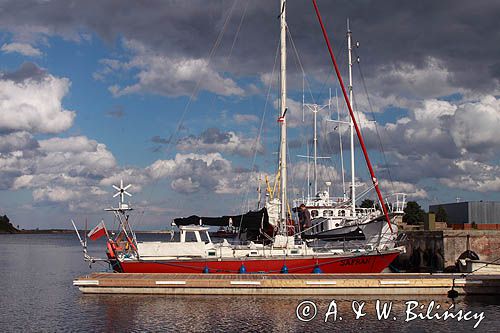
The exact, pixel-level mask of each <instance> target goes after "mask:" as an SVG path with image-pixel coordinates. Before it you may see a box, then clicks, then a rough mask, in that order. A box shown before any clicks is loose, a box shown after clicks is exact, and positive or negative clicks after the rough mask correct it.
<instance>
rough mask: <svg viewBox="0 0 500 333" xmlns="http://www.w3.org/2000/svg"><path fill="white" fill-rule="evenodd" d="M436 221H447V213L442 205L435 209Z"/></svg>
mask: <svg viewBox="0 0 500 333" xmlns="http://www.w3.org/2000/svg"><path fill="white" fill-rule="evenodd" d="M436 222H448V214H447V213H446V210H444V208H443V207H442V206H439V207H438V209H437V211H436Z"/></svg>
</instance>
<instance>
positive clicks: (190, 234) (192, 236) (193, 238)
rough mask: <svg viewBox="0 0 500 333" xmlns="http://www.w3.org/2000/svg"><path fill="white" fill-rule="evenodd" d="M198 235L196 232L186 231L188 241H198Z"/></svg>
mask: <svg viewBox="0 0 500 333" xmlns="http://www.w3.org/2000/svg"><path fill="white" fill-rule="evenodd" d="M196 242H197V240H196V236H195V234H194V232H186V243H196Z"/></svg>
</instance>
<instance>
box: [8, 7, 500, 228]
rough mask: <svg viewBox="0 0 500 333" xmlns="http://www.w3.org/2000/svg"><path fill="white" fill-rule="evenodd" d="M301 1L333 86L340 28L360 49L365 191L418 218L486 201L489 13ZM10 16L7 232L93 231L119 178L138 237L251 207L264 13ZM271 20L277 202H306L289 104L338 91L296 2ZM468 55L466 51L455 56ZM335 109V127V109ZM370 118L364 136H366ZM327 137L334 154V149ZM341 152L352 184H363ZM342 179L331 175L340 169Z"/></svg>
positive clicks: (497, 179) (73, 11) (496, 103)
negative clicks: (332, 57)
mask: <svg viewBox="0 0 500 333" xmlns="http://www.w3.org/2000/svg"><path fill="white" fill-rule="evenodd" d="M319 4H320V7H321V8H322V10H323V13H324V14H323V15H324V17H326V18H327V20H326V24H327V28H328V29H329V33H330V34H331V35H332V36H333V37H332V40H333V42H334V49H335V53H336V54H338V55H339V59H338V60H339V63H340V64H341V69H342V71H343V74H344V75H346V71H347V67H346V53H345V46H344V43H345V38H344V35H345V19H346V17H348V16H349V17H350V18H351V26H352V28H353V30H354V33H353V35H354V38H355V40H357V39H359V40H361V47H360V48H359V49H357V50H356V53H357V55H359V56H360V58H361V63H360V64H359V65H356V66H355V69H354V81H355V88H354V91H355V106H356V109H357V112H358V117H359V120H360V121H361V122H362V123H363V125H362V126H363V133H364V135H365V139H366V141H367V143H368V146H369V149H370V155H371V157H372V159H373V162H374V164H375V166H376V171H377V174H378V176H379V178H380V179H382V183H381V185H382V190H383V191H384V192H385V193H390V192H393V191H396V192H399V191H401V192H407V193H408V195H409V199H410V200H417V201H418V202H420V203H421V204H422V205H423V206H424V207H426V206H428V205H429V204H430V203H431V204H434V203H439V202H453V201H455V198H456V197H460V198H461V200H500V195H499V192H500V191H499V190H500V167H499V165H498V162H499V160H498V156H499V154H498V153H499V152H500V151H499V148H498V147H500V145H499V144H500V142H499V141H500V139H499V138H498V136H497V135H496V132H497V128H498V126H499V125H500V109H499V107H500V100H499V95H500V94H499V89H498V87H499V85H498V83H499V82H498V78H499V75H500V74H499V73H500V71H499V70H498V68H500V65H499V63H498V59H499V57H498V52H499V51H498V50H496V49H495V48H494V47H493V46H492V45H495V42H494V40H492V39H495V38H498V37H488V38H486V36H484V33H483V31H484V29H491V28H492V27H495V24H497V23H495V22H496V18H495V16H494V13H498V9H499V8H498V6H497V5H496V4H495V3H484V4H482V5H481V6H477V7H475V8H474V11H475V13H476V16H475V18H474V19H470V18H467V17H468V16H467V15H466V14H465V13H466V12H467V11H468V8H469V5H468V3H467V2H465V1H463V2H459V3H456V2H454V4H453V9H449V8H448V9H446V8H445V7H443V6H440V5H438V4H434V3H432V2H425V3H423V4H422V6H423V7H424V8H426V11H425V12H426V13H427V14H426V15H424V13H423V12H422V11H421V10H420V8H419V7H418V6H414V4H412V3H410V2H408V3H404V4H402V5H400V6H396V7H395V6H393V5H391V2H390V1H387V2H384V3H383V4H376V3H375V2H372V1H369V2H366V3H364V4H352V3H350V2H346V3H344V4H343V5H342V6H340V7H335V6H333V5H332V4H331V3H329V2H326V1H320V2H319ZM25 5H26V7H23V8H21V7H22V6H21V5H20V3H19V2H9V1H6V2H5V3H3V4H2V5H1V6H3V8H2V11H1V14H0V30H1V31H2V34H0V73H1V75H0V94H1V95H2V96H0V138H1V142H2V143H1V144H0V162H1V164H0V165H1V166H2V168H1V169H0V174H1V175H0V176H1V177H2V179H3V180H2V181H1V182H0V213H1V214H7V215H8V216H9V217H10V218H11V219H12V221H13V223H14V224H15V225H18V224H19V225H20V226H21V227H24V228H32V227H39V228H50V227H68V221H69V219H70V218H75V219H76V220H77V221H79V222H80V223H81V222H82V221H83V220H85V219H86V218H87V219H88V220H89V221H92V222H94V221H98V220H99V219H100V218H103V217H106V215H105V213H103V212H102V208H105V207H109V206H110V205H112V204H113V202H114V199H113V198H111V196H112V194H113V190H112V187H111V185H112V184H116V183H117V181H118V180H119V179H121V178H123V179H124V181H125V182H126V183H132V184H133V187H132V189H131V192H132V193H133V194H134V196H133V197H132V198H131V199H130V200H131V201H132V203H133V204H135V205H136V206H137V207H138V210H137V212H136V221H137V224H138V228H139V229H141V228H142V229H158V228H165V227H166V226H167V225H169V222H170V220H171V219H172V218H174V217H179V216H188V215H191V214H205V215H215V214H232V213H239V212H242V211H245V210H246V209H247V208H253V207H254V206H255V199H256V187H257V184H258V178H259V176H260V177H263V176H264V175H270V176H271V178H273V175H274V172H275V170H276V159H277V155H276V153H275V152H276V151H277V141H278V127H277V123H276V118H277V110H276V105H277V96H278V85H277V82H278V79H279V78H278V76H277V71H276V70H277V68H278V67H275V71H274V72H273V67H274V66H279V63H276V64H274V60H275V51H276V48H277V40H278V39H277V36H278V25H277V21H276V19H275V15H276V10H277V6H269V2H266V1H254V2H249V1H243V0H240V1H215V2H211V4H210V5H209V6H207V4H206V3H203V2H196V1H193V2H186V3H182V4H181V5H179V4H177V5H176V4H174V2H168V1H166V2H165V1H150V2H147V3H144V4H142V5H141V4H125V3H114V2H107V1H104V2H93V1H88V2H77V3H74V4H73V5H69V4H67V3H66V2H64V1H46V2H36V1H31V2H30V1H26V3H25ZM289 7H290V8H289V9H288V10H289V14H288V16H289V22H288V23H289V27H290V36H291V39H290V38H289V40H288V43H289V53H288V66H289V85H288V86H289V96H288V97H289V101H288V107H289V114H288V117H289V124H290V129H289V138H290V140H289V145H290V146H289V156H290V162H291V170H290V174H289V178H290V180H291V186H290V196H291V197H294V196H297V195H298V194H300V193H303V192H305V191H306V189H305V187H306V183H307V182H306V169H307V168H306V163H305V161H304V160H303V159H300V158H298V157H297V156H296V155H297V154H305V153H306V151H307V148H306V147H307V142H308V140H310V138H311V135H312V133H311V116H310V113H308V112H307V111H306V113H305V116H304V118H303V114H302V105H301V103H302V102H301V101H302V77H303V76H304V75H305V77H306V80H307V83H308V84H307V85H306V102H307V103H312V102H314V103H326V102H327V99H328V89H329V88H331V89H332V91H333V94H334V95H335V90H336V89H337V91H339V90H338V89H339V88H338V85H337V83H336V79H335V78H334V77H333V76H332V71H331V65H330V63H329V59H328V54H327V52H326V49H325V47H324V44H323V42H322V40H321V35H320V32H319V30H318V26H317V22H315V17H314V15H313V12H312V8H311V6H310V4H309V2H307V1H304V2H301V1H297V2H294V3H290V5H289ZM385 7H387V8H390V10H388V9H387V8H386V9H387V10H385V11H384V8H385ZM339 8H340V9H339ZM376 13H378V15H375V14H376ZM389 16H390V17H391V20H392V25H388V23H387V20H388V17H389ZM12 17H16V19H15V20H14V19H12ZM405 17H406V18H407V17H411V18H412V19H411V20H408V19H405ZM224 22H226V23H224ZM497 25H498V24H497ZM394 26H395V27H397V29H395V30H394V29H393V27H394ZM416 31H419V33H418V34H417V33H416ZM421 35H424V36H425V38H424V37H423V36H421ZM217 36H220V42H219V43H216V44H217V47H215V48H214V52H212V53H211V50H212V48H213V47H214V43H215V41H216V40H217ZM389 37H390V38H389ZM485 39H488V43H484V41H485ZM292 41H293V43H294V45H295V47H296V50H297V53H295V51H294V49H293V48H292V47H291V45H292V44H291V42H292ZM497 44H498V43H497ZM478 45H481V52H480V53H479V54H477V55H475V56H472V53H473V52H475V50H477V46H478ZM297 54H298V57H299V58H297ZM301 66H302V67H303V68H304V73H303V72H302V70H301ZM360 69H361V72H360V71H359V70H360ZM360 73H362V74H363V76H361V75H360ZM344 80H346V77H345V76H344ZM363 80H364V81H363ZM269 84H271V88H270V90H269V91H270V94H269V96H268V95H267V92H268V88H269ZM365 86H366V92H368V96H369V98H370V103H368V99H367V95H366V93H365ZM196 88H198V89H196ZM193 94H194V95H193ZM191 95H193V96H194V98H193V99H192V101H191V102H189V100H190V96H191ZM310 96H313V97H314V99H312V98H311V97H310ZM266 100H267V103H266ZM339 105H340V112H341V117H343V118H344V119H346V117H347V115H346V112H345V110H346V108H345V103H344V102H343V100H342V99H341V98H339ZM184 111H185V116H184V118H183V119H182V121H181V117H182V114H183V112H184ZM329 113H332V114H333V115H334V118H336V114H337V109H336V100H335V99H333V104H332V108H331V110H330V111H327V110H325V112H322V113H321V114H320V116H319V128H320V140H319V146H320V155H327V156H331V159H330V160H329V161H323V162H322V165H321V168H320V170H319V174H320V185H321V184H323V182H324V181H327V180H328V181H332V182H333V184H334V185H333V191H334V194H336V195H339V194H340V192H341V183H340V180H341V176H340V162H339V158H338V144H339V141H338V131H339V129H335V126H334V125H332V124H331V123H327V122H326V119H327V118H329V116H330V114H329ZM263 115H265V117H264V119H263V118H262V117H263ZM262 119H263V127H262V132H261V133H260V134H261V135H260V136H258V134H259V132H260V130H259V129H260V125H261V121H262ZM303 119H304V121H303ZM373 119H375V120H376V121H377V125H376V126H377V127H375V125H374V124H373V123H372V122H367V121H369V120H373ZM179 124H180V125H181V126H180V131H177V130H176V129H177V127H178V125H179ZM340 130H341V132H342V135H343V138H344V141H343V144H344V148H346V147H347V145H348V140H347V139H348V135H347V132H346V131H345V128H341V129H340ZM169 138H172V139H171V140H170V141H169V142H168V139H169ZM381 145H382V147H383V151H384V154H385V156H384V155H383V154H382V152H381V150H380V146H381ZM356 150H357V153H356V162H357V165H358V167H359V168H358V171H357V175H358V177H359V182H360V183H365V184H367V183H366V180H367V179H368V173H367V171H366V167H365V164H364V160H363V159H362V156H361V154H360V151H359V147H358V146H357V147H356ZM344 152H345V154H346V157H347V156H348V154H349V152H348V150H345V151H344ZM254 161H255V162H254ZM345 165H346V172H347V174H346V179H349V171H350V170H349V161H348V159H347V158H346V161H345ZM321 186H322V185H321ZM321 186H320V187H321ZM365 186H366V185H365ZM369 196H371V197H374V194H373V193H372V194H370V195H369Z"/></svg>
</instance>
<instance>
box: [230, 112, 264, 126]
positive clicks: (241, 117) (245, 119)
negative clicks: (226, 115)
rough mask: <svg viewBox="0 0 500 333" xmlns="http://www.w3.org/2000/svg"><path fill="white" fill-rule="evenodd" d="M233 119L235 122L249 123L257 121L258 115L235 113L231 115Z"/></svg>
mask: <svg viewBox="0 0 500 333" xmlns="http://www.w3.org/2000/svg"><path fill="white" fill-rule="evenodd" d="M233 120H234V122H235V123H237V124H249V123H256V122H258V121H259V117H257V116H256V115H253V114H243V113H236V114H234V115H233Z"/></svg>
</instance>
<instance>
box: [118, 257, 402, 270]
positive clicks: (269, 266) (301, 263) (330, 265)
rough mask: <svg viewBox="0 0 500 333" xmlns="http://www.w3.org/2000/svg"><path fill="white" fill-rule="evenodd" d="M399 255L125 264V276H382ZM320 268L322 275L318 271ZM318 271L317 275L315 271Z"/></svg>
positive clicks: (127, 262) (132, 262)
mask: <svg viewBox="0 0 500 333" xmlns="http://www.w3.org/2000/svg"><path fill="white" fill-rule="evenodd" d="M398 255H399V252H398V251H391V252H387V253H374V254H352V255H339V256H329V257H302V258H290V257H288V258H286V259H283V258H280V259H269V258H251V259H248V258H247V259H242V260H217V259H214V260H210V259H200V260H165V261H141V260H136V261H122V262H120V263H119V266H120V271H121V272H123V273H204V272H205V273H207V272H208V273H219V274H224V273H226V274H227V273H243V270H244V272H245V273H280V272H282V270H283V268H284V267H285V266H286V269H287V270H288V273H292V274H310V273H313V272H323V273H333V274H334V273H380V272H381V271H383V270H384V269H385V268H387V267H388V266H389V265H390V264H391V262H392V261H393V260H394V259H395V258H396V257H397V256H398ZM318 268H319V269H320V271H318ZM315 269H316V271H315Z"/></svg>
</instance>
